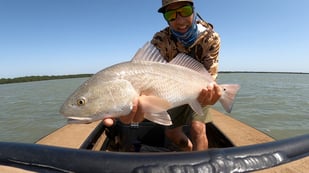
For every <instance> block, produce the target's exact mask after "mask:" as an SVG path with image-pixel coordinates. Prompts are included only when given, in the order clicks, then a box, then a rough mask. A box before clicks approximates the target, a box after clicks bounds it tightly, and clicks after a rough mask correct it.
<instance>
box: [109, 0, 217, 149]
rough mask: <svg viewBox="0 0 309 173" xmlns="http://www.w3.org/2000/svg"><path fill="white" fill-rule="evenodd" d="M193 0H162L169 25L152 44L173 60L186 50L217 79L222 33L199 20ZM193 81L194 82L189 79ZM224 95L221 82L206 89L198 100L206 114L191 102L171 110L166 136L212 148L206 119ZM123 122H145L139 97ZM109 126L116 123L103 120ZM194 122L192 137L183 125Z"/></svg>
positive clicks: (187, 144) (182, 144) (181, 144)
mask: <svg viewBox="0 0 309 173" xmlns="http://www.w3.org/2000/svg"><path fill="white" fill-rule="evenodd" d="M193 5H194V4H193V0H162V7H161V8H160V9H159V10H158V12H159V13H162V14H163V17H164V19H165V20H166V22H167V23H168V25H169V26H168V27H167V28H165V29H164V30H162V31H160V32H158V33H156V34H155V35H154V37H153V39H152V41H151V43H152V44H153V45H154V46H155V47H157V48H158V49H159V51H160V53H161V54H162V56H163V57H164V58H165V59H166V60H167V61H168V62H169V61H171V60H172V59H173V58H174V57H175V56H176V55H177V54H178V53H185V54H188V55H190V56H191V57H193V58H194V59H196V60H197V61H199V62H201V63H202V64H203V65H204V66H205V68H206V69H207V70H208V72H209V73H210V74H211V75H212V77H213V78H214V79H216V77H217V74H218V54H219V48H220V38H219V35H218V34H217V33H216V32H214V30H213V28H212V25H210V24H208V23H206V22H205V21H197V20H196V19H197V13H196V12H195V11H194V6H193ZM188 82H190V81H188ZM220 96H221V90H220V88H219V86H218V85H217V84H210V85H209V86H205V88H204V89H202V91H201V93H200V95H199V97H198V101H199V103H200V104H201V105H202V106H203V107H204V108H203V110H204V116H203V117H201V116H198V115H196V114H194V113H193V111H192V110H191V108H190V107H189V106H188V105H184V106H180V107H177V108H174V109H171V110H169V114H170V115H171V118H172V121H173V125H172V126H171V127H167V128H166V130H165V134H166V136H167V137H168V138H169V139H170V140H171V141H172V142H173V143H175V144H176V145H177V146H178V147H179V148H180V149H182V150H184V151H192V150H205V149H207V148H208V140H207V136H206V127H205V122H206V121H207V119H206V118H207V115H208V108H209V107H208V105H213V104H214V103H216V102H217V101H218V99H219V98H220ZM120 120H121V121H122V122H123V123H131V122H141V121H142V120H143V110H142V109H141V108H140V107H139V106H138V100H135V102H134V107H133V110H132V112H131V114H130V115H128V116H123V117H121V118H120ZM103 122H104V124H105V125H111V124H112V123H113V122H112V121H111V120H109V119H106V120H103ZM188 123H189V124H190V127H191V128H190V135H191V140H190V139H189V138H188V137H187V136H186V135H185V134H184V133H183V131H182V127H183V125H185V124H188Z"/></svg>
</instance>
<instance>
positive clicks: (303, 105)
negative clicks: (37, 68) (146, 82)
mask: <svg viewBox="0 0 309 173" xmlns="http://www.w3.org/2000/svg"><path fill="white" fill-rule="evenodd" d="M86 79H87V78H77V79H62V80H50V81H39V82H29V83H17V84H6V85H0V141H12V142H28V143H33V142H35V141H37V140H38V139H40V138H41V137H43V136H45V135H47V134H49V133H50V132H52V131H54V130H56V129H58V128H60V127H62V126H64V125H65V124H66V119H65V118H64V117H62V116H61V115H60V114H59V108H60V106H61V104H62V103H63V102H64V100H65V99H66V98H67V97H68V96H69V95H70V94H71V93H72V92H73V91H74V90H75V89H76V88H77V87H78V86H79V85H80V84H81V83H82V82H84V81H85V80H86ZM218 83H238V84H240V85H241V90H240V92H239V94H238V96H237V98H236V102H235V104H234V108H233V111H232V113H231V114H229V116H232V117H234V118H236V119H238V120H240V121H242V122H245V123H247V124H249V125H251V126H253V127H255V128H257V129H259V130H261V131H263V132H265V133H267V134H269V135H271V136H273V137H275V138H277V139H284V138H288V137H292V136H297V135H301V134H307V133H308V132H309V109H308V106H309V99H308V98H309V75H308V74H263V73H224V74H220V75H219V79H218ZM214 108H216V109H217V110H219V111H221V112H224V110H223V109H222V108H221V105H219V104H216V105H215V106H214Z"/></svg>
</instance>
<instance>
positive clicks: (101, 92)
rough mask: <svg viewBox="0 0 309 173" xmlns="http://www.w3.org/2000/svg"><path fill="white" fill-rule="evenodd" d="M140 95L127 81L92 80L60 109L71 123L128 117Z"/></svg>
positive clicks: (70, 97)
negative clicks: (121, 116)
mask: <svg viewBox="0 0 309 173" xmlns="http://www.w3.org/2000/svg"><path fill="white" fill-rule="evenodd" d="M137 97H138V93H137V92H136V90H135V89H134V87H133V86H132V85H131V83H130V82H129V81H127V80H122V79H116V80H109V81H104V80H96V79H90V80H88V81H86V82H85V83H83V84H82V85H81V86H80V87H79V88H78V89H77V90H76V91H75V92H73V94H72V95H71V96H69V98H68V99H67V100H66V101H65V102H64V104H63V105H62V106H61V108H60V113H61V114H62V115H64V116H65V117H67V118H68V119H69V122H71V123H89V122H93V121H96V120H100V119H104V118H108V117H117V116H120V115H127V114H129V113H130V111H131V110H132V107H133V101H134V99H135V98H137Z"/></svg>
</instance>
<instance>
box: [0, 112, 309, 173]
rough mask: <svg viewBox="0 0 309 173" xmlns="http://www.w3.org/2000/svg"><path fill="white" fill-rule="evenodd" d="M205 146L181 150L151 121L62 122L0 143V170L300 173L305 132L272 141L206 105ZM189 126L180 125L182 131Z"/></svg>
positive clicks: (307, 166) (308, 145)
mask: <svg viewBox="0 0 309 173" xmlns="http://www.w3.org/2000/svg"><path fill="white" fill-rule="evenodd" d="M210 113H211V115H212V122H209V123H207V124H206V133H207V137H208V141H209V149H208V150H205V151H193V152H181V151H179V149H177V147H176V146H174V145H173V144H172V143H170V142H169V141H168V140H167V139H166V137H165V136H164V127H163V126H161V125H157V124H154V123H152V122H148V121H145V122H141V123H139V124H132V125H124V124H121V123H117V125H116V126H113V127H111V128H110V127H105V126H104V125H103V123H102V122H100V121H97V122H94V123H91V124H68V125H65V126H64V127H62V128H60V129H58V130H56V131H54V132H52V133H51V134H49V135H47V136H45V137H43V138H42V139H40V140H38V141H37V142H36V143H34V144H29V143H28V144H26V143H14V142H0V172H52V173H54V172H92V173H94V172H138V173H140V172H261V173H271V172H295V173H296V172H297V173H300V172H306V171H307V170H309V134H306V135H302V136H296V137H292V138H288V139H283V140H275V139H274V138H272V137H270V136H268V135H267V134H265V133H263V132H261V131H259V130H257V129H255V128H253V127H251V126H249V125H247V124H245V123H242V122H240V121H238V120H236V119H234V118H232V117H231V116H227V115H225V114H222V113H220V112H219V111H217V110H215V109H211V110H210ZM188 129H189V127H187V126H185V127H184V131H185V132H187V131H188Z"/></svg>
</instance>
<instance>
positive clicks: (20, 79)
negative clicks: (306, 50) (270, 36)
mask: <svg viewBox="0 0 309 173" xmlns="http://www.w3.org/2000/svg"><path fill="white" fill-rule="evenodd" d="M219 73H272V74H276V73H277V74H309V73H303V72H255V71H220V72H219ZM92 75H93V74H75V75H52V76H47V75H44V76H24V77H16V78H1V79H0V84H10V83H22V82H34V81H43V80H55V79H69V78H83V77H91V76H92Z"/></svg>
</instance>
